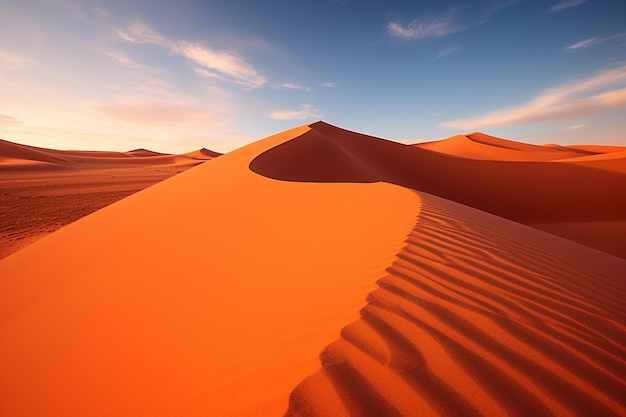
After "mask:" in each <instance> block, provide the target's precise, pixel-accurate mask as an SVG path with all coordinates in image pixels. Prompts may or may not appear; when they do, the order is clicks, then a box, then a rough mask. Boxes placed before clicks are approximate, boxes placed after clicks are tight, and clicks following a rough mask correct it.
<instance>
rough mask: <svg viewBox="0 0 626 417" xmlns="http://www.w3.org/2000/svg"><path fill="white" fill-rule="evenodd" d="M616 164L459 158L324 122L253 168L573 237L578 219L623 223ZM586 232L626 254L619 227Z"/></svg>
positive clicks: (622, 184) (625, 209)
mask: <svg viewBox="0 0 626 417" xmlns="http://www.w3.org/2000/svg"><path fill="white" fill-rule="evenodd" d="M509 142H511V141H507V144H508V143H509ZM522 145H523V144H520V145H519V146H518V147H519V148H520V149H522V148H523V149H528V148H526V147H524V146H522ZM508 146H509V147H512V145H508ZM528 146H529V147H530V148H531V149H535V146H534V145H528ZM539 148H541V149H542V148H543V147H539ZM498 149H499V148H498ZM498 152H499V151H498V150H497V149H496V151H495V153H496V154H497V153H498ZM614 161H615V160H614V159H606V160H604V161H595V163H596V164H598V165H599V164H602V163H603V162H605V163H606V164H607V167H609V168H607V169H597V168H598V167H597V166H594V167H593V168H591V169H590V167H588V166H586V165H585V164H577V163H555V162H550V161H548V162H546V161H540V162H537V161H535V162H528V161H527V162H519V161H517V162H511V161H507V160H504V161H502V160H475V159H469V158H458V157H455V156H451V155H447V154H443V153H440V152H434V151H431V150H427V149H421V148H418V147H415V146H407V145H402V144H399V143H394V142H389V141H385V140H382V139H378V138H374V137H370V136H365V135H361V134H357V133H354V132H349V131H343V130H341V129H338V128H336V127H332V126H329V125H325V124H321V125H316V128H315V129H314V130H313V131H311V132H309V133H308V134H307V135H303V136H301V137H299V138H298V139H297V140H294V141H290V142H287V143H285V144H283V145H281V146H279V147H277V148H275V149H272V150H270V151H268V152H265V153H263V154H261V155H259V156H258V157H257V158H256V159H255V160H254V161H253V162H252V164H251V165H250V167H251V169H252V170H254V171H255V172H259V173H261V174H263V175H267V176H269V177H271V178H276V179H281V180H286V181H335V182H343V181H355V182H375V181H385V182H389V183H392V184H397V185H400V186H403V187H407V188H411V189H415V190H420V191H424V192H427V193H430V194H434V195H437V196H440V197H443V198H446V199H449V200H452V201H456V202H459V203H462V204H465V205H468V206H471V207H475V208H478V209H480V210H483V211H487V212H489V213H492V214H496V215H498V216H501V217H505V218H508V219H511V220H514V221H516V222H520V223H524V224H528V225H532V226H533V227H537V228H541V227H542V225H544V224H549V225H552V224H555V223H559V224H561V225H562V227H559V228H554V227H551V230H552V231H554V232H555V233H558V234H560V235H561V236H564V237H571V236H581V235H582V234H581V233H580V231H578V230H577V228H576V225H577V224H579V223H589V222H622V221H625V220H626V205H624V204H623V197H622V196H623V192H622V190H626V176H625V175H623V174H622V173H621V172H616V171H615V170H612V169H611V168H610V166H612V164H614ZM320 167H323V169H320ZM568 227H569V228H570V229H572V230H568ZM585 231H586V232H585V236H583V238H582V239H581V240H579V242H580V243H583V244H587V245H592V246H594V245H595V242H597V241H599V240H605V238H606V237H607V235H610V236H608V237H609V240H610V241H612V242H615V243H616V244H615V246H612V247H610V248H609V247H608V246H607V245H606V244H604V245H602V248H601V249H602V250H609V251H610V252H611V253H613V254H617V255H620V256H624V257H626V249H625V248H626V236H624V235H623V234H622V233H621V232H620V230H619V229H613V231H611V229H610V228H609V229H607V228H603V230H601V231H599V235H597V236H596V235H594V231H593V230H591V229H589V228H587V229H585ZM594 247H596V246H594Z"/></svg>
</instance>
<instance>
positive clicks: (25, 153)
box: [0, 139, 220, 172]
mask: <svg viewBox="0 0 626 417" xmlns="http://www.w3.org/2000/svg"><path fill="white" fill-rule="evenodd" d="M219 155H220V154H219V153H217V152H212V151H209V150H207V149H201V150H198V151H195V152H189V153H187V154H182V155H170V154H164V153H160V152H154V151H151V150H147V149H135V150H132V151H129V152H105V151H61V150H56V149H45V148H37V147H34V146H27V145H22V144H19V143H13V142H9V141H6V140H2V139H0V171H5V172H6V171H16V170H20V171H21V170H34V169H37V170H46V169H50V170H52V169H70V168H71V169H94V168H102V167H106V166H113V165H129V164H132V165H174V164H175V165H181V166H182V165H189V166H193V165H197V164H198V163H200V162H199V161H205V160H208V159H212V158H215V157H217V156H219Z"/></svg>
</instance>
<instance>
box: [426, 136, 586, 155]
mask: <svg viewBox="0 0 626 417" xmlns="http://www.w3.org/2000/svg"><path fill="white" fill-rule="evenodd" d="M414 146H416V147H418V148H421V149H428V150H431V151H436V152H440V153H444V154H446V155H452V156H459V157H463V158H471V159H482V160H495V161H520V162H521V161H554V160H557V159H565V158H575V157H578V156H583V155H589V154H590V152H587V151H585V150H582V149H575V148H572V149H570V148H565V147H560V146H558V145H557V146H554V145H552V146H538V145H531V144H527V143H520V142H514V141H511V140H506V139H501V138H496V137H494V136H489V135H485V134H484V133H479V132H475V133H471V134H469V135H457V136H452V137H450V138H448V139H444V140H440V141H435V142H426V143H419V144H416V145H414Z"/></svg>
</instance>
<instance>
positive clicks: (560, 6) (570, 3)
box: [546, 0, 587, 14]
mask: <svg viewBox="0 0 626 417" xmlns="http://www.w3.org/2000/svg"><path fill="white" fill-rule="evenodd" d="M586 1H587V0H563V1H561V2H559V3H557V4H555V5H553V6H551V7H550V8H549V9H548V10H546V14H548V13H554V12H558V11H560V10H564V9H569V8H572V7H576V6H580V5H581V4H583V3H585V2H586Z"/></svg>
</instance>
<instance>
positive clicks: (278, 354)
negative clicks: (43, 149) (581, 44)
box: [0, 122, 626, 416]
mask: <svg viewBox="0 0 626 417" xmlns="http://www.w3.org/2000/svg"><path fill="white" fill-rule="evenodd" d="M469 136H472V137H473V139H474V140H473V142H474V143H476V144H477V145H480V149H479V150H480V152H481V155H482V156H481V157H477V156H476V155H474V156H471V155H467V154H465V155H461V154H463V153H464V152H465V150H464V149H459V150H458V152H456V154H455V153H454V152H452V151H451V150H450V149H449V148H450V147H449V146H448V145H446V147H447V148H448V149H447V150H448V152H443V149H442V148H440V149H439V150H434V149H422V148H420V147H417V146H408V145H401V144H397V143H393V142H389V141H385V140H382V139H377V138H373V137H370V136H366V135H361V134H357V133H354V132H350V131H346V130H343V129H339V128H336V127H333V126H330V125H327V124H324V123H322V122H318V123H315V124H312V125H309V126H302V127H299V128H296V129H292V130H290V131H286V132H283V133H281V134H278V135H275V136H272V137H269V138H266V139H264V140H261V141H259V142H256V143H253V144H251V145H248V146H246V147H244V148H241V149H239V150H237V151H234V152H232V153H229V154H227V155H225V156H221V157H220V158H218V159H215V160H213V161H211V163H208V164H203V165H201V166H198V167H195V168H193V169H190V170H188V171H186V172H184V173H181V174H180V175H177V176H175V177H173V178H171V179H169V180H167V181H164V182H161V183H159V184H156V185H154V186H152V187H150V188H147V189H145V190H143V191H141V192H139V193H137V194H134V195H132V196H130V197H128V198H125V199H123V200H121V201H118V202H116V203H114V204H112V205H110V206H108V207H106V208H104V209H102V210H99V211H97V212H95V213H93V214H91V215H89V216H87V217H84V218H83V219H81V220H79V221H77V222H75V223H72V224H71V225H69V226H67V227H65V228H63V229H61V230H59V231H57V232H55V233H53V234H51V235H50V236H48V237H46V238H44V239H41V240H39V241H37V242H35V243H34V244H32V245H30V246H28V247H27V248H25V249H23V250H20V251H19V252H17V253H15V254H13V255H11V256H9V257H7V258H5V259H4V260H2V261H0V277H2V279H0V415H11V416H12V415H25V416H47V415H70V416H104V415H107V416H108V415H116V416H148V415H149V416H159V415H162V416H171V415H184V416H195V415H198V416H200V415H210V416H250V415H259V416H270V415H275V416H281V415H285V413H287V415H289V416H344V415H345V416H348V415H350V416H402V415H406V416H414V415H415V416H422V415H434V416H477V415H489V416H508V415H520V416H525V415H533V416H535V415H536V416H544V415H545V416H549V415H559V416H561V415H563V416H569V415H573V416H575V415H579V416H590V415H593V416H595V415H598V416H599V415H603V416H612V415H614V416H620V415H625V414H626V398H625V397H624V392H626V378H625V376H624V375H626V362H625V361H624V357H625V356H626V355H625V354H626V338H625V337H624V335H625V334H626V308H625V307H624V303H623V300H624V299H626V285H625V283H624V282H623V280H622V278H623V277H624V276H626V259H622V258H620V257H617V256H613V255H611V254H608V253H606V252H603V251H602V250H598V249H597V248H596V249H594V248H590V247H587V246H583V245H580V244H578V243H574V242H572V241H569V240H566V239H563V238H560V237H556V236H553V235H550V234H547V233H544V232H541V231H538V230H536V229H533V228H530V227H527V226H525V225H522V224H519V222H526V223H533V224H544V225H546V224H550V225H554V224H559V225H565V226H564V227H565V229H567V233H569V232H571V230H572V229H571V228H569V227H568V226H567V225H568V224H572V225H578V226H576V227H579V228H580V225H582V224H586V225H590V224H593V223H594V222H616V223H620V222H626V208H625V207H624V205H623V203H622V204H620V202H621V199H622V197H621V196H622V195H624V191H625V190H626V175H624V174H623V173H621V172H620V171H619V170H615V169H603V168H599V169H597V167H593V168H591V167H589V166H587V165H586V163H585V164H578V163H572V162H571V161H569V160H571V159H572V158H574V159H576V158H578V157H579V156H580V157H582V158H585V157H586V156H588V155H591V154H592V153H593V152H592V151H588V150H585V149H573V148H572V149H570V150H562V148H561V147H556V146H546V147H536V146H534V145H525V144H517V143H515V142H512V141H504V140H502V139H498V138H493V137H488V136H487V135H482V134H472V135H469ZM461 142H464V140H463V139H462V138H461ZM459 146H461V145H459ZM462 146H465V145H462ZM491 148H493V153H492V154H490V153H489V151H490V150H491ZM468 149H469V148H468ZM471 149H473V151H476V149H477V148H476V147H475V146H474V145H473V144H472V145H471ZM502 149H505V150H506V154H505V153H503V152H502V151H501V150H502ZM509 151H512V152H523V153H525V154H528V155H526V156H524V157H521V158H520V157H517V156H515V157H514V156H512V154H511V153H510V152H509ZM617 152H619V151H617ZM534 153H537V154H538V155H539V156H537V155H533V154H534ZM551 153H558V154H559V155H561V156H562V157H560V158H554V159H552V158H547V157H546V156H545V155H547V154H551ZM596 154H598V153H596ZM565 159H567V160H565ZM613 159H614V158H611V157H606V158H596V159H594V162H593V163H594V164H603V161H612V160H613ZM46 162H48V163H56V162H54V161H52V162H50V161H46ZM506 218H508V220H507V219H506ZM620 224H621V223H620ZM551 227H554V226H551ZM586 229H588V230H587V232H586V233H587V235H588V236H587V238H589V236H591V237H592V238H593V239H591V238H589V240H590V241H591V240H594V239H595V242H596V243H597V246H602V247H604V248H605V249H604V250H606V248H607V247H608V248H609V250H612V251H618V249H617V248H616V247H615V245H619V244H620V240H619V239H617V240H616V241H615V240H611V239H610V238H611V233H608V232H607V231H606V230H602V232H601V233H594V231H593V229H595V228H593V227H587V228H586ZM561 233H563V231H562V230H561ZM320 359H321V362H320Z"/></svg>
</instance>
